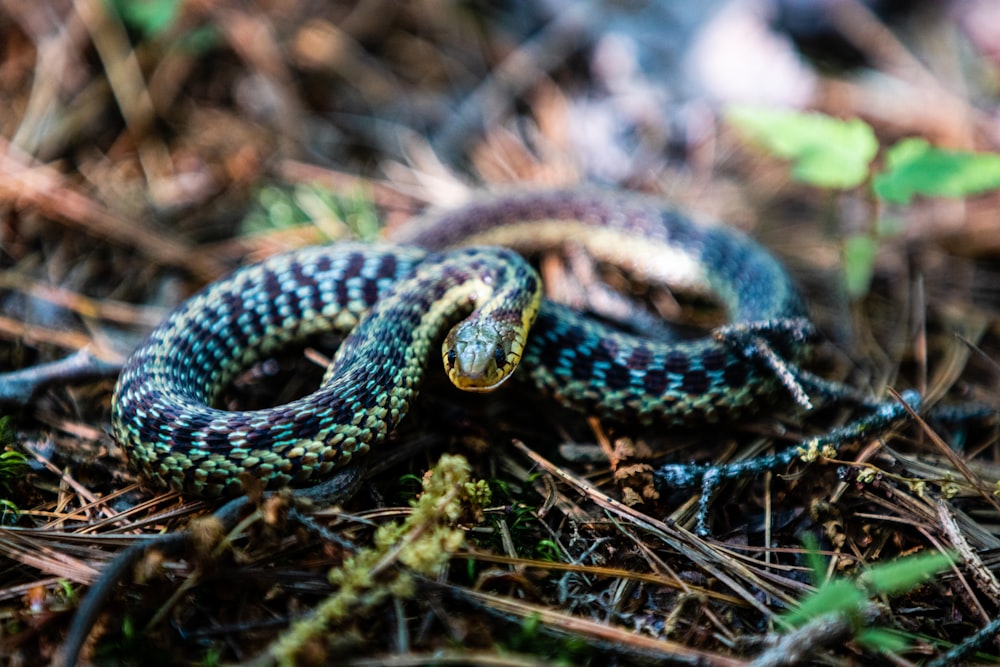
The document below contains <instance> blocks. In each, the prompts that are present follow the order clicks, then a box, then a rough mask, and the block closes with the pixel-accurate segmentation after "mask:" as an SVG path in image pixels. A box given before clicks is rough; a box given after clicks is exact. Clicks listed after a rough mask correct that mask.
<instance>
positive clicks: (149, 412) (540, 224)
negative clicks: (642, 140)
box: [112, 189, 808, 496]
mask: <svg viewBox="0 0 1000 667" xmlns="http://www.w3.org/2000/svg"><path fill="white" fill-rule="evenodd" d="M393 241H394V243H393V245H383V244H373V245H364V244H359V243H339V244H332V245H328V246H316V247H309V248H303V249H300V250H295V251H292V252H288V253H285V254H281V255H277V256H274V257H271V258H270V259H267V260H266V261H264V262H262V263H259V264H254V265H250V266H246V267H244V268H241V269H239V270H237V271H236V272H234V273H233V274H232V275H230V276H229V277H227V278H224V279H223V280H221V281H219V282H216V283H213V284H211V285H209V286H208V287H207V288H205V289H204V290H203V291H202V292H200V293H199V294H197V295H195V296H194V297H192V298H191V299H190V300H188V301H187V302H185V303H184V304H182V305H181V306H180V307H179V308H178V309H177V310H176V311H174V312H173V314H171V315H170V316H169V317H168V318H167V319H166V321H164V322H163V323H162V324H161V325H160V326H159V327H158V328H156V329H155V330H154V331H153V332H152V333H151V334H150V335H149V337H148V338H147V339H146V341H145V342H144V343H143V344H142V345H141V346H140V347H139V348H138V349H137V350H136V351H135V353H134V354H133V355H132V357H131V358H130V360H129V361H128V362H127V364H126V366H125V369H124V370H123V372H122V374H121V376H120V378H119V380H118V384H117V386H116V387H115V391H114V396H113V399H112V425H113V433H114V437H115V439H116V440H117V442H118V443H119V444H121V445H122V446H123V447H124V448H125V449H126V451H127V453H128V456H129V458H130V459H131V460H132V461H133V462H134V463H135V464H136V465H137V467H138V468H139V469H140V470H141V471H142V472H143V473H144V474H145V475H146V476H148V477H150V478H152V479H153V480H155V481H156V482H159V483H161V484H164V485H168V486H170V487H173V488H175V489H178V490H181V491H183V492H185V493H188V494H194V495H201V496H219V495H233V494H236V493H239V492H240V490H241V488H242V483H241V481H240V477H241V476H242V475H243V474H244V473H248V474H250V475H252V476H253V477H256V478H259V479H261V480H262V481H264V482H265V483H266V484H267V485H268V486H269V487H277V486H284V485H290V484H291V485H304V484H311V483H314V482H316V481H318V480H321V479H323V478H324V477H328V476H330V475H331V474H333V473H334V472H335V471H336V470H337V469H338V468H342V467H343V466H345V465H346V464H347V463H348V462H349V461H350V460H351V459H352V458H354V457H358V456H361V455H363V454H366V453H367V452H368V451H369V450H370V449H371V448H372V447H375V446H377V445H378V444H379V443H380V442H381V441H383V440H384V439H385V438H386V437H387V436H388V435H389V434H390V433H391V432H392V431H393V429H395V427H396V425H397V424H398V423H399V421H400V420H401V419H402V418H403V417H404V415H405V414H406V412H407V410H408V408H409V406H410V405H411V403H412V401H413V399H414V397H415V395H416V392H417V390H418V389H419V386H420V384H421V379H422V376H423V374H424V372H425V371H426V370H427V367H428V364H429V361H430V358H431V357H432V356H434V355H433V354H432V347H433V346H434V345H435V344H436V343H437V342H438V341H440V340H441V339H442V338H443V339H444V341H445V342H444V347H443V352H442V357H443V362H444V365H445V368H446V371H447V372H448V374H449V377H451V379H452V381H453V382H454V383H455V384H456V385H458V386H460V387H463V388H466V389H471V390H479V391H485V390H489V389H491V388H493V387H495V386H497V385H499V384H500V383H502V382H503V381H504V380H506V379H507V378H508V377H509V376H510V374H511V373H513V372H514V370H515V368H517V367H519V370H517V376H520V377H522V378H524V379H527V380H530V381H531V382H532V383H533V384H534V385H535V386H536V387H537V389H538V390H539V391H540V392H541V393H542V394H544V395H546V396H549V397H551V398H553V399H554V400H556V401H558V402H560V403H563V404H566V405H569V406H572V407H574V408H577V409H579V410H581V411H585V412H588V413H592V414H597V415H600V416H603V417H607V418H611V419H614V420H617V421H620V422H625V423H641V424H650V423H662V424H665V425H670V426H676V425H679V424H689V423H713V422H719V421H725V420H732V419H735V418H737V417H738V416H740V415H744V414H747V413H748V412H749V411H751V410H753V409H755V408H756V406H757V405H758V404H759V403H761V402H767V401H769V400H770V399H771V398H772V397H773V395H774V394H775V393H776V392H777V391H778V385H779V383H780V379H779V375H780V373H776V372H775V370H774V369H773V368H771V367H769V366H768V365H767V364H765V363H763V362H762V361H761V360H760V359H759V358H757V357H755V355H754V354H752V353H751V352H749V351H748V349H749V347H752V345H744V344H743V342H742V341H743V340H744V338H741V337H740V336H732V335H729V334H727V333H725V332H726V331H729V330H730V329H733V330H738V329H746V330H748V331H751V332H756V334H754V335H753V336H750V337H749V340H750V341H751V343H755V344H760V342H761V337H763V338H766V339H767V340H766V342H765V344H768V345H771V346H773V348H774V349H775V351H776V353H777V355H778V356H779V357H781V358H784V359H788V360H790V361H794V360H795V359H796V358H797V357H798V356H799V355H800V354H801V350H802V349H804V345H803V341H802V340H801V339H802V336H790V335H787V334H788V331H792V330H794V331H801V330H805V329H807V328H808V327H807V325H805V324H804V323H805V308H804V306H803V302H802V300H801V299H800V297H799V295H798V292H797V291H796V290H795V288H794V286H793V285H792V282H791V280H790V279H789V277H788V275H787V274H786V272H785V270H784V269H783V268H782V267H781V265H780V264H779V263H778V261H777V260H776V259H774V257H772V256H771V255H770V254H769V253H768V252H766V251H765V250H764V249H763V248H761V247H760V246H759V245H758V244H756V243H755V242H753V241H752V240H750V239H749V238H747V237H746V236H745V235H743V234H741V233H739V232H737V231H734V230H732V229H730V228H727V227H724V226H721V225H712V224H701V223H697V222H694V221H693V220H692V219H690V218H689V217H687V216H685V215H684V214H682V213H680V212H678V211H676V210H674V209H673V208H670V207H669V206H667V205H665V204H664V203H663V202H661V201H660V200H658V199H655V198H649V197H643V196H638V195H632V194H623V193H612V192H605V191H600V190H586V189H584V190H563V191H548V192H524V193H519V194H510V195H505V196H497V197H492V198H487V199H482V200H478V201H476V202H475V203H472V204H470V205H468V206H465V207H462V208H460V209H457V210H454V211H451V212H446V213H441V214H437V215H433V216H429V217H427V218H424V219H423V220H420V221H417V222H415V223H413V224H410V225H407V226H405V227H404V228H403V229H402V230H401V231H399V232H398V233H397V234H396V235H395V238H394V239H393ZM567 241H572V242H573V243H576V244H579V245H581V246H583V247H584V248H585V249H586V251H587V253H589V254H590V255H591V256H592V257H593V259H594V260H595V261H597V262H602V263H603V262H607V263H611V264H615V265H619V266H622V267H623V268H624V270H626V271H627V272H629V273H630V274H632V275H634V276H636V277H637V278H638V279H640V280H643V281H648V282H650V283H657V284H658V283H664V284H668V285H670V286H671V287H674V288H676V287H680V288H682V289H684V290H688V291H693V292H695V293H699V294H703V295H707V296H710V297H712V298H714V299H715V300H716V301H718V302H719V303H720V304H721V306H722V307H723V308H724V310H725V312H726V314H727V316H728V321H729V323H730V324H729V325H728V328H726V327H723V328H722V329H720V330H718V331H716V332H715V333H714V335H710V336H707V337H704V338H700V339H694V340H677V341H671V342H657V341H654V340H650V339H646V338H643V337H641V336H637V335H632V334H627V333H623V332H621V331H620V330H617V329H616V328H614V327H611V326H609V325H607V324H604V323H602V322H599V321H597V320H594V319H591V318H589V317H587V316H585V315H582V314H580V313H577V312H575V311H574V310H572V309H570V308H568V307H566V306H562V305H559V304H557V303H553V302H551V301H548V300H544V299H541V297H540V294H541V282H540V279H539V277H538V275H537V274H536V273H535V271H534V269H533V268H532V267H531V266H530V265H529V264H528V263H527V262H526V261H525V260H524V259H522V256H521V254H519V253H523V254H532V253H537V252H540V251H543V250H545V249H548V248H552V247H553V246H559V245H560V244H564V243H566V242H567ZM456 246H463V247H460V248H458V249H455V247H456ZM465 246H468V247H465ZM496 246H505V247H496ZM511 249H513V250H511ZM515 251H516V252H515ZM456 323H458V324H457V326H456ZM532 323H533V324H532ZM788 323H792V325H788ZM453 327H454V328H453ZM775 327H776V328H775ZM529 328H530V332H529ZM772 330H775V331H777V334H778V335H773V336H770V337H768V335H769V334H768V332H772ZM320 332H340V333H343V334H345V335H346V338H345V340H344V342H343V343H342V345H341V347H340V348H339V349H338V351H337V353H336V355H335V357H334V359H333V361H332V363H331V365H330V367H329V368H328V369H327V372H326V375H325V376H324V379H323V381H322V383H321V384H320V387H319V388H318V389H317V390H316V391H315V392H313V393H312V394H309V395H308V396H305V397H303V398H300V399H298V400H295V401H292V402H291V403H288V404H286V405H280V406H277V407H273V408H267V409H263V410H252V411H243V412H232V411H225V410H220V409H217V408H214V407H212V405H213V401H214V400H215V399H216V397H217V396H218V394H219V392H220V391H221V390H222V389H223V388H224V387H226V385H227V384H228V383H230V382H231V381H232V380H233V379H234V378H235V377H236V376H237V374H239V373H240V372H242V371H243V370H245V369H246V368H247V367H248V366H250V365H252V364H253V363H254V362H255V361H257V360H259V359H261V358H263V357H266V356H267V355H269V354H271V353H273V352H274V351H276V350H278V349H280V348H283V347H285V346H288V345H290V344H294V343H296V342H299V341H302V340H304V339H305V338H307V337H309V336H311V335H314V334H317V333H320ZM758 335H759V336H758Z"/></svg>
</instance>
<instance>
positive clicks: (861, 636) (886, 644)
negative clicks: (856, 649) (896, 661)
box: [855, 628, 909, 653]
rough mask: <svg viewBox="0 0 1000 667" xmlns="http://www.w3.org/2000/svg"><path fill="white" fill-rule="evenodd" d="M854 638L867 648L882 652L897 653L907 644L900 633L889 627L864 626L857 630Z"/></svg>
mask: <svg viewBox="0 0 1000 667" xmlns="http://www.w3.org/2000/svg"><path fill="white" fill-rule="evenodd" d="M855 639H856V640H857V642H858V643H859V644H861V645H862V646H864V647H865V648H867V649H871V650H872V651H882V652H884V653H899V652H900V651H902V650H904V649H905V648H906V647H907V646H909V642H907V641H906V639H905V638H904V637H903V636H902V635H900V634H899V633H898V632H896V631H894V630H891V629H889V628H865V629H863V630H860V631H859V632H858V634H857V636H855Z"/></svg>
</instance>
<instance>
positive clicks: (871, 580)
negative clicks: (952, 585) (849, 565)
mask: <svg viewBox="0 0 1000 667" xmlns="http://www.w3.org/2000/svg"><path fill="white" fill-rule="evenodd" d="M949 565H951V556H950V555H949V554H947V553H944V552H940V551H938V552H934V553H928V554H920V555H917V556H907V557H906V558H901V559H900V560H897V561H894V562H892V563H885V564H883V565H877V566H875V567H873V568H871V569H870V570H868V571H867V572H865V573H864V574H863V575H861V581H862V583H863V584H864V585H865V586H866V587H867V588H868V590H870V591H871V592H872V594H886V595H891V594H893V593H901V592H903V591H908V590H910V589H912V588H913V587H915V586H916V585H917V584H920V583H922V582H924V581H925V580H926V579H928V578H930V577H931V576H932V575H934V574H937V573H938V572H940V571H942V570H944V569H946V568H947V567H948V566H949Z"/></svg>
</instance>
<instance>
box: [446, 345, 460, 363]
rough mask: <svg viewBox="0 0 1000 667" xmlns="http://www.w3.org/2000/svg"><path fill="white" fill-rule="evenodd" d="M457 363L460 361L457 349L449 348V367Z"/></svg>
mask: <svg viewBox="0 0 1000 667" xmlns="http://www.w3.org/2000/svg"><path fill="white" fill-rule="evenodd" d="M456 361H458V352H456V351H455V348H453V347H452V348H449V349H448V365H449V366H454V365H455V362H456Z"/></svg>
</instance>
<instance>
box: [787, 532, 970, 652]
mask: <svg viewBox="0 0 1000 667" xmlns="http://www.w3.org/2000/svg"><path fill="white" fill-rule="evenodd" d="M802 542H803V544H804V546H805V548H806V561H807V563H808V564H809V569H810V571H811V574H812V580H813V585H815V586H816V591H815V592H814V593H812V594H811V595H809V596H808V597H806V598H805V599H804V600H802V602H801V603H800V604H799V606H798V607H797V608H795V609H793V610H792V611H789V612H788V613H786V614H783V615H781V616H779V617H777V619H776V621H777V622H778V624H779V625H781V626H783V627H784V628H786V629H787V630H794V629H797V628H801V627H802V626H804V625H806V624H808V623H810V622H813V621H816V620H818V619H821V618H829V617H830V616H836V617H838V618H840V619H841V620H843V621H845V622H846V623H847V624H848V626H849V627H850V628H851V629H852V635H853V637H854V640H855V641H856V642H857V643H858V644H859V645H861V646H862V647H864V648H866V649H870V650H873V651H881V652H887V653H896V652H899V651H902V650H903V649H905V648H906V647H907V645H908V641H907V637H908V635H907V634H906V633H903V632H901V631H898V630H895V629H893V628H888V627H878V626H875V627H872V626H870V625H869V623H870V620H869V616H870V615H869V614H868V613H866V612H867V611H868V610H869V608H870V605H871V604H872V603H871V600H872V599H873V598H876V597H881V596H888V595H897V594H900V593H905V592H907V591H910V590H912V589H913V588H915V587H916V586H917V585H919V584H921V583H923V582H924V581H926V580H927V579H929V578H930V577H932V576H934V575H935V574H937V573H938V572H941V571H942V570H944V569H946V568H948V567H949V566H950V565H951V563H952V556H951V555H950V554H948V553H944V552H935V553H927V554H919V555H916V556H908V557H905V558H900V559H899V560H895V561H892V562H890V563H882V564H879V565H874V566H872V567H870V568H869V569H867V570H866V571H865V572H863V573H862V574H861V575H859V576H857V577H854V578H851V579H848V578H844V577H834V578H832V579H829V580H826V581H824V572H826V567H825V563H824V561H823V559H822V558H821V557H820V555H819V548H818V545H817V543H816V539H815V538H814V537H813V536H812V535H806V536H805V537H804V538H803V540H802Z"/></svg>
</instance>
